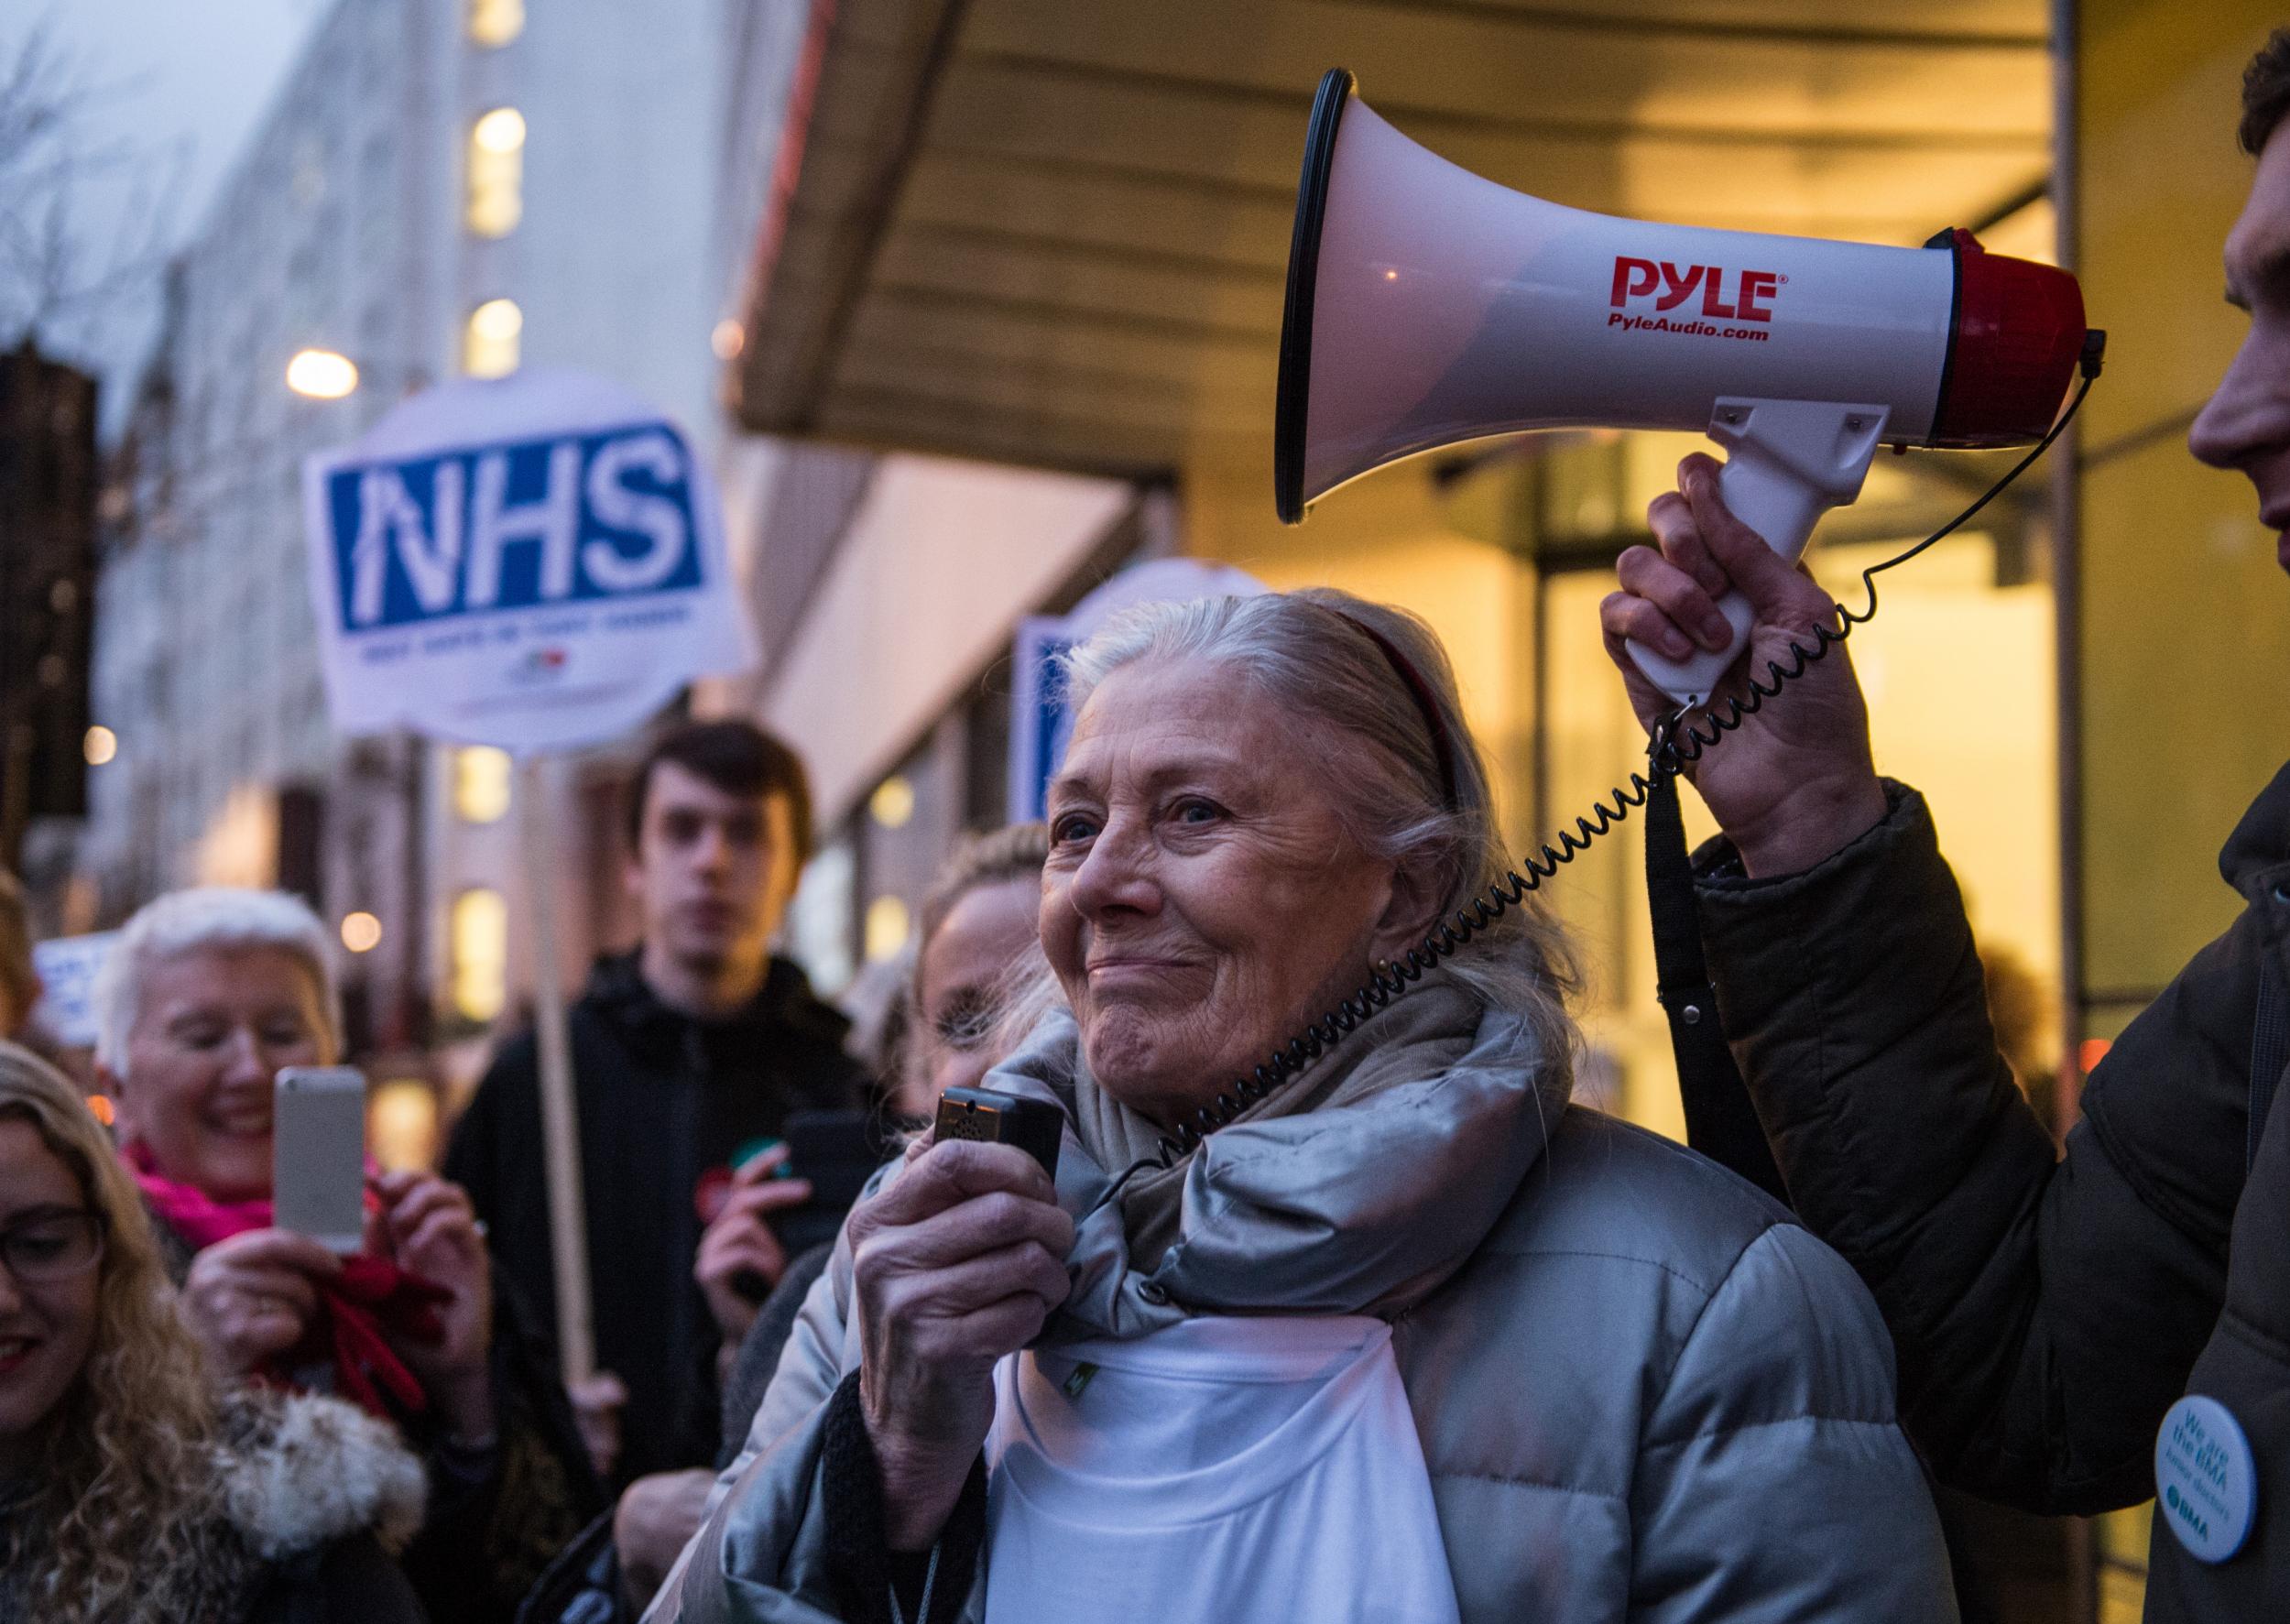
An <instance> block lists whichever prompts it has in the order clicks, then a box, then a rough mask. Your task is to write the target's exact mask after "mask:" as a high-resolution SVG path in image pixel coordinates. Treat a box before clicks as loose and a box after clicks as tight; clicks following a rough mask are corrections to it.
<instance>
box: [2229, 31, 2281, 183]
mask: <svg viewBox="0 0 2290 1624" xmlns="http://www.w3.org/2000/svg"><path fill="white" fill-rule="evenodd" d="M2285 113H2290V28H2276V29H2275V30H2274V33H2272V34H2271V35H2269V36H2268V37H2267V39H2266V43H2265V44H2264V45H2262V46H2260V47H2259V48H2258V54H2257V55H2256V56H2254V57H2252V59H2251V63H2250V66H2249V67H2247V68H2245V69H2243V70H2242V123H2241V127H2240V128H2238V129H2237V130H2236V131H2235V132H2234V133H2235V135H2236V136H2237V137H2238V138H2239V139H2240V140H2241V143H2242V150H2243V151H2245V152H2247V153H2249V154H2250V155H2251V156H2252V158H2256V157H2257V156H2258V155H2259V154H2260V153H2261V152H2263V151H2264V150H2265V148H2266V137H2267V136H2271V135H2273V134H2274V126H2275V125H2278V124H2280V123H2281V122H2282V115H2283V114H2285Z"/></svg>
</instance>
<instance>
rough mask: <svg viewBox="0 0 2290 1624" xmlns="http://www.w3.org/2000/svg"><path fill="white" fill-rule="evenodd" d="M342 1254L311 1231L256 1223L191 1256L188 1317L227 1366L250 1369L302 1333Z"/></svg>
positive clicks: (186, 1282)
mask: <svg viewBox="0 0 2290 1624" xmlns="http://www.w3.org/2000/svg"><path fill="white" fill-rule="evenodd" d="M341 1272H342V1260H341V1259H339V1258H337V1257H335V1256H334V1255H333V1253H332V1252H330V1251H328V1250H327V1249H326V1248H324V1247H322V1246H321V1245H319V1244H318V1242H316V1241H314V1240H312V1239H311V1238H310V1237H308V1236H305V1235H296V1234H293V1233H291V1232H290V1231H289V1230H285V1229H250V1230H248V1231H246V1232H245V1234H243V1235H234V1236H232V1237H229V1238H228V1239H225V1240H219V1241H216V1242H215V1243H214V1244H213V1246H211V1247H209V1248H207V1249H206V1250H204V1251H202V1252H201V1253H200V1254H199V1255H198V1256H197V1257H196V1258H193V1259H191V1272H190V1273H189V1274H188V1275H186V1276H185V1277H184V1279H183V1291H182V1313H183V1320H184V1323H185V1324H188V1325H189V1326H190V1327H191V1335H194V1336H196V1337H198V1339H199V1340H200V1341H201V1342H202V1343H203V1344H204V1345H205V1346H206V1348H207V1351H208V1352H209V1353H210V1354H211V1355H213V1357H214V1358H215V1360H216V1361H217V1362H218V1363H219V1364H220V1365H221V1366H222V1368H223V1369H224V1371H226V1372H227V1373H228V1374H230V1375H232V1376H234V1377H238V1376H247V1375H251V1374H252V1373H253V1372H255V1371H256V1370H258V1369H260V1368H262V1367H263V1365H264V1364H265V1363H267V1361H269V1360H270V1359H273V1358H275V1357H278V1355H280V1354H282V1353H284V1352H286V1351H287V1350H288V1349H289V1348H290V1347H292V1346H294V1345H295V1344H296V1343H298V1342H300V1341H301V1340H302V1337H303V1335H304V1334H305V1333H306V1332H307V1331H308V1330H309V1329H310V1324H311V1319H312V1318H313V1317H314V1316H315V1315H316V1314H317V1313H318V1286H317V1284H316V1282H317V1281H323V1280H330V1279H332V1278H333V1276H335V1275H337V1274H339V1273H341Z"/></svg>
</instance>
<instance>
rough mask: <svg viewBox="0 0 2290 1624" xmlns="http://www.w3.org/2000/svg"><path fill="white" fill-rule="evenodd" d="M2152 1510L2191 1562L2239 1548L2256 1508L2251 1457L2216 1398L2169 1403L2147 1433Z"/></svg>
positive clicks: (2228, 1413) (2255, 1468)
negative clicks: (2156, 1427)
mask: <svg viewBox="0 0 2290 1624" xmlns="http://www.w3.org/2000/svg"><path fill="white" fill-rule="evenodd" d="M2154 1499H2155V1507H2154V1514H2155V1515H2156V1516H2157V1517H2159V1518H2161V1519H2162V1520H2164V1521H2165V1522H2167V1523H2169V1524H2170V1525H2171V1531H2172V1532H2173V1533H2175V1534H2176V1535H2177V1536H2178V1542H2179V1543H2180V1544H2182V1545H2184V1546H2186V1553H2187V1554H2188V1555H2190V1556H2192V1557H2193V1558H2194V1559H2195V1560H2196V1561H2197V1562H2224V1561H2226V1560H2227V1558H2229V1557H2230V1556H2232V1555H2233V1554H2234V1553H2236V1552H2237V1551H2240V1550H2241V1548H2242V1542H2243V1541H2245V1540H2247V1539H2249V1538H2250V1535H2251V1522H2252V1518H2253V1517H2254V1515H2255V1514H2256V1512H2257V1510H2258V1463H2257V1462H2256V1461H2255V1460H2253V1459H2252V1456H2251V1444H2250V1440H2249V1439H2248V1438H2245V1437H2244V1436H2243V1435H2242V1427H2241V1422H2237V1421H2236V1420H2235V1419H2234V1415H2233V1412H2232V1411H2229V1410H2228V1409H2227V1407H2226V1406H2225V1405H2224V1404H2221V1403H2219V1401H2218V1400H2216V1399H2206V1398H2203V1397H2201V1396H2199V1395H2197V1394H2193V1393H2190V1394H2188V1395H2187V1396H2186V1398H2184V1399H2181V1400H2180V1401H2178V1402H2177V1403H2175V1404H2174V1405H2172V1406H2171V1410H2170V1413H2169V1414H2167V1415H2165V1417H2164V1418H2163V1430H2162V1431H2161V1432H2160V1433H2156V1434H2155V1440H2154Z"/></svg>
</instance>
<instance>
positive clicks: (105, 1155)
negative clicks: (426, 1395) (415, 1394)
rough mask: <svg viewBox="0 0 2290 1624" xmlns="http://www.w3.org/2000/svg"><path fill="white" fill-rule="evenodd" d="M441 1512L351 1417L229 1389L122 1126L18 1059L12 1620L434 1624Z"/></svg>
mask: <svg viewBox="0 0 2290 1624" xmlns="http://www.w3.org/2000/svg"><path fill="white" fill-rule="evenodd" d="M421 1498H422V1481H421V1467H420V1463H419V1462H418V1461H416V1460H415V1459H414V1458H413V1456H412V1455H409V1454H408V1453H407V1452H406V1450H405V1449H404V1448H403V1447H402V1446H400V1445H399V1444H398V1442H397V1440H396V1439H395V1438H394V1437H393V1436H392V1435H391V1433H390V1432H389V1430H388V1429H387V1427H385V1426H383V1425H382V1424H381V1423H380V1422H376V1421H374V1420H372V1419H371V1418H369V1417H367V1416H365V1415H363V1414H361V1413H360V1412H359V1411H356V1410H355V1409H354V1408H352V1407H351V1406H350V1405H347V1404H344V1403H343V1402H341V1401H338V1400H333V1399H326V1398H320V1397H316V1396H311V1395H303V1396H289V1395H286V1394H282V1393H277V1392H272V1391H268V1390H258V1389H250V1388H236V1387H234V1388H229V1389H225V1388H224V1387H223V1386H222V1385H220V1384H218V1383H217V1382H216V1381H215V1380H214V1379H213V1377H212V1376H211V1373H210V1370H209V1367H208V1364H207V1361H206V1359H205V1357H204V1356H203V1354H202V1350H201V1349H200V1347H199V1346H198V1344H197V1343H196V1342H194V1341H193V1340H192V1339H191V1336H190V1335H189V1334H188V1333H187V1332H186V1331H185V1330H184V1329H183V1327H182V1324H181V1323H180V1321H179V1320H178V1319H177V1317H176V1314H175V1295H174V1292H173V1291H172V1289H171V1288H170V1287H169V1283H168V1280H167V1274H166V1271H165V1270H163V1269H162V1268H161V1267H160V1263H159V1254H158V1245H157V1243H156V1241H155V1240H154V1238H153V1236H152V1232H151V1226H150V1223H149V1220H148V1219H147V1217H146V1216H145V1215H144V1211H143V1206H142V1203H141V1202H140V1201H139V1200H138V1199H137V1196H136V1187H135V1184H134V1183H133V1182H132V1181H131V1180H130V1179H129V1178H128V1176H127V1173H126V1171H125V1169H124V1168H123V1167H122V1166H121V1165H120V1163H119V1161H118V1160H117V1158H116V1157H115V1156H114V1154H113V1151H112V1147H111V1142H110V1140H109V1139H107V1138H106V1137H105V1135H104V1129H103V1127H102V1125H101V1124H99V1123H98V1122H97V1121H96V1120H95V1118H94V1117H93V1115H92V1114H91V1113H90V1112H89V1110H88V1108H87V1106H86V1105H85V1104H84V1103H83V1102H82V1100H81V1098H80V1096H79V1095H78V1094H77V1093H76V1092H75V1091H74V1090H73V1089H72V1087H71V1084H68V1083H66V1082H65V1081H64V1079H63V1078H62V1077H61V1076H60V1075H59V1074H57V1073H56V1072H55V1071H54V1070H52V1069H51V1068H49V1066H48V1065H47V1064H45V1063H43V1062H41V1061H39V1060H38V1059H36V1058H35V1057H34V1056H33V1055H32V1054H31V1053H29V1052H27V1051H26V1050H23V1049H19V1048H16V1046H14V1045H13V1044H9V1043H5V1042H0V1619H11V1620H13V1619H38V1620H40V1624H95V1621H97V1620H101V1621H103V1624H142V1621H145V1620H149V1621H150V1624H159V1621H161V1620H170V1621H171V1620H176V1619H202V1620H209V1619H212V1620H215V1621H217V1624H285V1621H286V1620H289V1619H293V1620H311V1621H312V1624H320V1621H324V1624H350V1621H353V1620H354V1621H356V1624H369V1621H370V1624H419V1620H420V1619H421V1616H422V1615H421V1610H420V1606H419V1605H418V1603H417V1602H416V1601H415V1599H414V1597H413V1593H412V1590H411V1589H410V1587H409V1586H408V1585H407V1583H406V1579H405V1576H404V1575H402V1574H400V1573H399V1572H398V1568H397V1565H396V1564H395V1563H394V1562H393V1561H392V1560H391V1558H390V1556H389V1554H388V1553H390V1552H391V1551H394V1550H396V1549H398V1548H399V1547H401V1546H402V1545H403V1544H404V1543H405V1542H406V1541H407V1540H408V1539H409V1537H411V1535H412V1533H413V1531H414V1530H415V1528H416V1527H417V1526H418V1525H419V1524H420V1520H421Z"/></svg>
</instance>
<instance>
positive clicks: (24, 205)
mask: <svg viewBox="0 0 2290 1624" xmlns="http://www.w3.org/2000/svg"><path fill="white" fill-rule="evenodd" d="M129 93H132V87H130V86H125V85H119V84H112V85H103V84H98V83H97V82H95V81H94V80H93V78H92V77H91V75H90V74H89V72H88V71H87V70H86V68H85V66H84V64H82V62H81V61H80V60H79V59H77V58H76V57H74V56H73V55H72V54H71V52H70V51H69V50H67V49H65V48H64V47H63V46H62V45H61V44H60V42H59V39H58V36H57V30H56V27H55V19H54V16H53V14H50V15H49V16H46V17H43V18H42V19H41V20H39V21H38V22H36V23H34V24H33V25H32V27H30V28H29V29H28V30H27V32H25V33H24V34H23V35H22V36H21V37H20V38H18V39H17V41H16V45H15V46H14V48H13V49H9V48H7V47H6V46H5V44H0V347H5V348H14V347H16V345H18V344H21V343H26V342H27V341H30V342H34V343H41V344H43V345H44V346H47V347H55V346H56V345H58V344H62V345H65V346H67V347H68V346H69V344H70V343H71V340H72V339H73V338H75V337H80V336H82V335H84V334H85V333H86V332H89V331H92V329H93V326H94V325H95V324H96V323H99V322H101V321H102V320H103V318H104V315H105V314H106V313H107V312H108V311H111V310H112V309H113V308H114V307H115V306H116V305H117V304H118V303H119V302H120V301H121V300H125V299H126V298H129V297H131V296H132V295H133V294H135V293H136V291H137V290H139V289H141V288H143V287H145V286H147V284H148V281H149V279H150V278H151V277H152V276H153V275H154V274H155V273H156V272H157V271H158V267H159V266H160V265H161V263H162V262H163V261H164V259H165V257H166V254H167V250H168V246H169V242H170V240H171V237H172V229H171V228H172V224H173V219H172V202H173V199H174V198H176V197H177V196H179V195H180V192H181V190H182V189H181V184H180V182H181V180H182V176H183V173H184V170H185V168H186V160H187V158H188V152H187V150H186V149H185V148H184V147H182V146H181V145H180V143H179V144H177V145H176V146H175V147H174V148H173V150H172V152H171V153H169V151H167V150H165V149H159V148H154V147H147V146H144V145H141V144H139V143H136V142H134V141H126V140H116V139H114V140H104V139H100V138H99V137H98V136H96V134H95V132H94V130H93V120H92V116H91V115H92V114H94V113H95V112H97V111H99V110H100V109H101V108H102V107H103V106H104V104H108V103H111V102H113V101H115V100H116V99H117V98H119V97H120V96H122V95H125V94H129ZM99 189H109V190H111V191H114V193H116V194H117V195H118V196H119V197H120V198H121V204H120V206H119V207H118V209H117V210H116V214H117V223H116V228H115V229H114V231H113V232H112V233H111V234H110V236H111V240H110V241H109V242H107V243H102V244H99V243H97V242H95V241H93V232H92V229H91V227H90V225H89V223H88V220H87V216H88V214H89V213H91V211H90V209H89V206H88V205H89V202H90V200H91V198H92V197H93V196H94V195H95V193H96V192H97V191H98V190H99Z"/></svg>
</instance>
